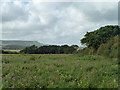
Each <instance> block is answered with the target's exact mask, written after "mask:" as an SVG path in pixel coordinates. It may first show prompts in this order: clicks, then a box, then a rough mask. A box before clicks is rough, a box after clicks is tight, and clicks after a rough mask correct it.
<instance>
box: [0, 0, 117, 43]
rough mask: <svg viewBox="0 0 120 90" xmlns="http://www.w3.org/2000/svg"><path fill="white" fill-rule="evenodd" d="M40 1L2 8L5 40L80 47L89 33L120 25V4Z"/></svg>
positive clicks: (16, 2)
mask: <svg viewBox="0 0 120 90" xmlns="http://www.w3.org/2000/svg"><path fill="white" fill-rule="evenodd" d="M37 1H38V0H37ZM37 1H36V0H33V1H31V2H20V1H14V2H9V3H8V2H3V3H2V4H1V9H2V22H1V21H0V25H2V39H4V40H32V41H39V42H41V43H44V44H57V45H61V44H68V45H72V44H77V45H80V39H81V38H83V36H84V34H85V33H86V32H87V31H93V30H96V29H97V28H99V27H100V26H105V25H117V24H118V3H117V2H44V3H43V2H37Z"/></svg>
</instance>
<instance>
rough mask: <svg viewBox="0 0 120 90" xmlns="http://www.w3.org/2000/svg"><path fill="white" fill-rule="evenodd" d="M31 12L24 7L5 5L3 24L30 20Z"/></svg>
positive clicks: (3, 8)
mask: <svg viewBox="0 0 120 90" xmlns="http://www.w3.org/2000/svg"><path fill="white" fill-rule="evenodd" d="M28 16H29V12H28V11H26V10H25V8H24V7H19V6H16V5H14V4H12V3H5V5H4V6H3V7H2V22H3V23H4V22H11V21H15V20H19V21H26V20H28Z"/></svg>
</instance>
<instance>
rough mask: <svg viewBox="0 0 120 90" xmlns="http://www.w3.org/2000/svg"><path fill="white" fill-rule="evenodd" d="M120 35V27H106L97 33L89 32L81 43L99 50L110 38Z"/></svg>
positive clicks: (96, 31)
mask: <svg viewBox="0 0 120 90" xmlns="http://www.w3.org/2000/svg"><path fill="white" fill-rule="evenodd" d="M118 35H119V26H112V25H109V26H105V27H101V28H99V29H97V30H95V31H92V32H87V33H86V34H85V36H84V38H83V39H81V43H82V44H85V45H86V46H88V47H93V48H95V49H98V48H99V47H100V45H102V44H104V43H106V42H107V41H108V40H110V38H112V37H114V36H118Z"/></svg>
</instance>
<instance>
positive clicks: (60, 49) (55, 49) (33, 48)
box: [20, 45, 78, 54]
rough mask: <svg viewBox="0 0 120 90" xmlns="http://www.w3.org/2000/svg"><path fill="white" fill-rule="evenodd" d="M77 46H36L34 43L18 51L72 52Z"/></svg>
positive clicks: (40, 52) (26, 52)
mask: <svg viewBox="0 0 120 90" xmlns="http://www.w3.org/2000/svg"><path fill="white" fill-rule="evenodd" d="M77 48H78V46H77V45H72V46H68V45H62V46H57V45H49V46H41V47H39V48H37V47H36V46H35V45H33V46H31V47H26V48H25V49H23V50H21V51H20V53H25V54H72V53H73V52H74V51H76V49H77Z"/></svg>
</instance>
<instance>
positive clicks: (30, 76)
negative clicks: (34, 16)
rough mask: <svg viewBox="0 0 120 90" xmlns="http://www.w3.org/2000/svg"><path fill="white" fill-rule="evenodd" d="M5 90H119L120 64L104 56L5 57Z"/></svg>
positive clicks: (17, 55) (18, 55)
mask: <svg viewBox="0 0 120 90" xmlns="http://www.w3.org/2000/svg"><path fill="white" fill-rule="evenodd" d="M2 58H3V59H2V60H3V67H2V68H3V71H2V72H3V75H2V77H3V88H118V62H117V60H112V59H108V58H104V57H100V56H79V55H20V54H16V55H15V54H14V55H12V54H11V55H10V54H8V55H3V56H2Z"/></svg>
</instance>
